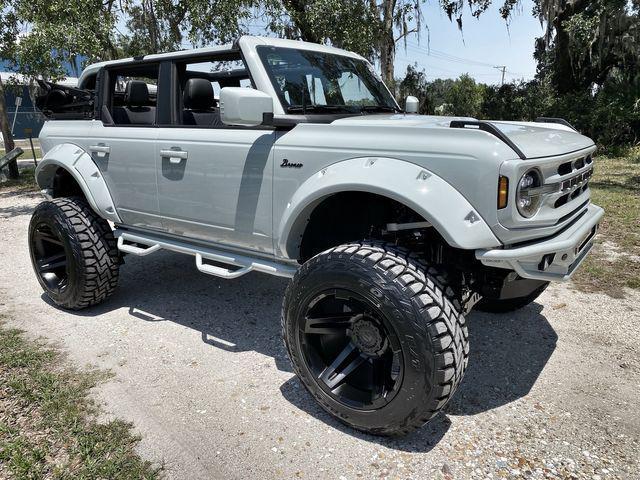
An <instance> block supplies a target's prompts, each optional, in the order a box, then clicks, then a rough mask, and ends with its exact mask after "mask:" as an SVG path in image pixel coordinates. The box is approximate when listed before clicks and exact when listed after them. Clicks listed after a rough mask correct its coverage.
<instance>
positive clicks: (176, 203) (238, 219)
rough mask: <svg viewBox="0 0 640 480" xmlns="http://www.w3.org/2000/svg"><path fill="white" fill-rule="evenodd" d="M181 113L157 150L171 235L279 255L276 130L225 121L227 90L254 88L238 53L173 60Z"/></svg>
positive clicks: (164, 130) (162, 133)
mask: <svg viewBox="0 0 640 480" xmlns="http://www.w3.org/2000/svg"><path fill="white" fill-rule="evenodd" d="M172 65H173V67H172V79H173V82H172V84H173V85H175V90H174V91H173V92H172V101H171V104H172V105H173V108H174V110H173V113H172V115H171V119H172V120H171V121H169V122H168V124H167V125H162V124H161V125H160V127H159V129H158V142H157V148H156V159H157V162H158V163H157V169H158V170H157V178H158V209H159V212H160V215H161V216H162V222H163V227H164V229H165V230H166V231H168V233H171V234H175V235H179V236H186V237H191V238H193V239H197V240H202V241H205V242H209V243H217V244H222V245H230V246H233V247H239V248H241V249H248V250H252V251H255V252H262V253H265V254H271V253H273V242H272V225H271V218H272V213H271V205H272V198H271V197H272V173H273V144H274V142H275V132H274V130H273V129H270V128H264V129H262V128H258V129H256V128H246V127H238V128H235V127H229V126H226V125H224V124H222V122H221V120H220V110H219V105H218V100H217V98H218V95H219V92H220V89H221V88H224V87H229V86H234V87H246V86H250V85H251V82H250V80H249V76H248V71H247V69H246V68H245V66H244V62H243V61H242V58H241V56H240V52H238V51H236V50H229V51H222V52H220V53H218V54H216V55H213V56H212V55H210V54H208V55H206V56H203V55H196V56H195V57H193V58H185V59H178V60H176V61H175V62H173V64H172Z"/></svg>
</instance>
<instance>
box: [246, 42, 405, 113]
mask: <svg viewBox="0 0 640 480" xmlns="http://www.w3.org/2000/svg"><path fill="white" fill-rule="evenodd" d="M274 50H276V51H284V50H290V51H294V52H301V51H302V52H309V53H310V54H313V55H321V56H327V57H339V58H341V59H346V60H348V61H349V62H353V63H359V64H361V66H362V72H358V71H356V72H355V73H356V74H357V75H358V76H362V75H366V76H367V81H368V82H371V84H372V86H375V87H378V88H377V91H371V90H370V89H369V85H367V84H366V83H365V87H366V88H367V90H369V93H370V94H371V95H372V96H373V97H374V100H375V102H376V105H331V104H327V105H321V104H317V105H314V104H313V103H309V104H306V105H304V107H305V108H304V109H303V108H302V107H303V105H298V104H293V105H290V104H289V102H288V101H287V99H286V98H285V96H284V92H283V90H282V89H281V88H280V85H279V82H278V80H277V79H276V77H275V73H276V72H274V70H273V69H272V68H271V65H269V63H268V61H267V58H266V52H273V51H274ZM256 53H257V57H258V59H259V60H260V63H261V64H262V68H263V69H264V72H265V73H266V75H267V77H268V79H269V82H270V83H271V87H272V88H273V90H274V92H275V94H276V97H277V98H278V101H279V102H280V105H281V107H282V110H283V111H284V112H285V114H287V115H300V114H309V115H336V114H341V115H361V114H365V113H394V111H395V113H401V112H402V109H401V108H400V106H399V105H398V103H397V102H396V99H395V98H394V97H393V95H392V94H391V92H390V91H389V89H388V88H387V86H386V85H385V84H384V82H383V81H382V80H381V79H380V78H379V77H378V76H377V75H376V74H375V73H374V71H373V69H372V67H371V64H370V63H369V62H368V61H366V60H365V59H362V58H358V57H356V56H350V55H341V54H339V53H334V52H323V51H318V50H313V49H305V48H295V47H280V46H274V45H258V46H256ZM376 95H379V96H380V97H381V98H380V99H377V98H376ZM381 101H382V103H381ZM375 106H378V107H380V110H379V111H375V110H373V111H372V109H371V107H374V108H375ZM303 110H306V111H303Z"/></svg>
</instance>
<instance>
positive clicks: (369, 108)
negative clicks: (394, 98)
mask: <svg viewBox="0 0 640 480" xmlns="http://www.w3.org/2000/svg"><path fill="white" fill-rule="evenodd" d="M360 111H361V112H363V113H364V112H393V113H402V110H400V109H399V108H396V107H389V106H387V105H362V107H360Z"/></svg>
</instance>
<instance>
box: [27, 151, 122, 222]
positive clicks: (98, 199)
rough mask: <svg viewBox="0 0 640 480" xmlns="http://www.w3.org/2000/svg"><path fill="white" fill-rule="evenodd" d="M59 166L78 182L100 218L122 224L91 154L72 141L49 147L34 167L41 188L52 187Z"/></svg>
mask: <svg viewBox="0 0 640 480" xmlns="http://www.w3.org/2000/svg"><path fill="white" fill-rule="evenodd" d="M59 168H63V169H65V170H66V171H67V172H69V174H70V175H71V176H72V177H73V178H74V179H75V181H76V182H78V185H80V188H81V189H82V192H83V193H84V196H85V197H86V198H87V201H88V202H89V205H90V206H91V208H92V209H93V210H94V211H95V212H96V213H97V214H98V215H100V216H101V217H103V218H105V219H107V220H111V221H112V222H114V223H122V220H120V217H119V216H118V212H117V211H116V207H115V203H114V202H113V198H112V197H111V193H110V192H109V188H108V187H107V183H106V182H105V180H104V178H103V176H102V172H100V169H99V168H98V166H97V165H96V164H95V162H94V161H93V159H92V158H91V155H90V154H89V153H87V152H86V151H84V150H83V149H82V147H79V146H78V145H74V144H73V143H61V144H59V145H56V146H55V147H53V148H52V149H51V150H49V151H48V152H47V153H46V155H45V156H44V157H43V159H42V160H41V161H40V162H39V163H38V167H37V168H36V182H37V183H38V186H39V187H40V188H41V189H43V190H47V189H51V188H53V179H54V177H55V174H56V172H57V171H58V169H59Z"/></svg>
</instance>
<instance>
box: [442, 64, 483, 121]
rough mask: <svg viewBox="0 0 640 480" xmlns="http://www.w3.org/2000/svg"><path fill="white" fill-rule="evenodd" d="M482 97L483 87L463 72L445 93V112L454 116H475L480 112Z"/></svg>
mask: <svg viewBox="0 0 640 480" xmlns="http://www.w3.org/2000/svg"><path fill="white" fill-rule="evenodd" d="M483 97H484V88H483V87H482V86H481V85H478V84H477V83H476V82H475V80H474V79H473V78H471V77H470V76H469V75H468V74H466V73H465V74H463V75H461V76H460V77H459V78H458V79H457V80H456V81H455V82H454V84H453V86H452V87H451V88H450V89H449V90H448V91H447V93H446V95H445V99H446V101H447V103H448V104H449V108H448V109H447V113H449V114H451V115H456V116H463V115H467V116H471V117H477V116H478V115H479V114H480V107H481V106H482V99H483Z"/></svg>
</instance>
